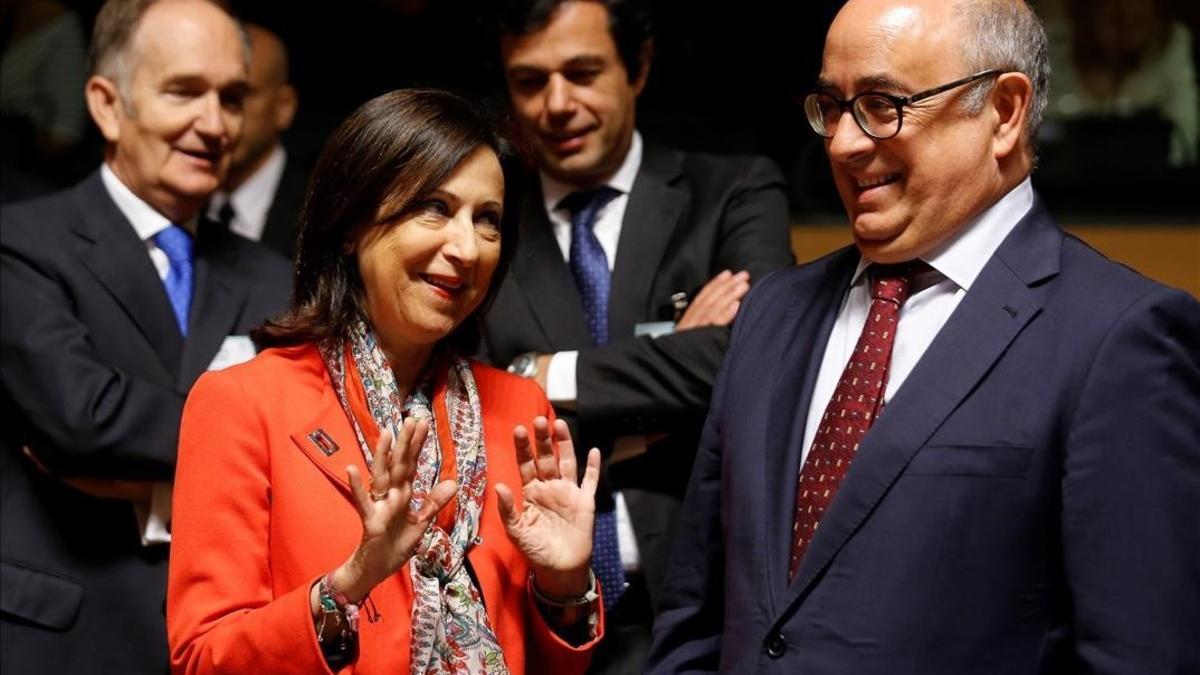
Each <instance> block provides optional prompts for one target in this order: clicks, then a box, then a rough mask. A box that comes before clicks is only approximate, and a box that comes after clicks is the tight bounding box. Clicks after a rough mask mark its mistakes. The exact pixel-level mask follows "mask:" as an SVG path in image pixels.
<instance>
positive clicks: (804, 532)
mask: <svg viewBox="0 0 1200 675" xmlns="http://www.w3.org/2000/svg"><path fill="white" fill-rule="evenodd" d="M927 269H929V266H928V265H926V264H925V263H923V262H920V261H914V262H908V263H901V264H899V265H872V266H871V268H870V269H869V270H868V272H869V273H870V274H871V275H872V276H873V277H874V283H873V284H872V287H871V298H872V299H871V309H870V311H869V312H868V313H867V323H866V325H864V326H863V330H862V334H861V335H859V337H858V343H857V344H855V346H854V353H853V354H852V355H851V356H850V361H849V362H848V363H847V364H846V369H845V370H843V371H842V377H841V379H840V380H838V384H837V388H836V389H834V391H833V398H831V399H830V400H829V404H828V405H827V406H825V415H824V416H823V417H821V422H820V427H819V428H818V429H817V434H816V436H814V437H813V444H812V448H810V449H809V451H808V457H807V458H806V459H805V460H804V466H803V467H802V468H801V469H800V482H799V485H798V486H797V488H796V518H795V521H794V524H793V526H792V560H791V565H790V566H789V577H788V578H789V579H790V578H793V577H795V576H796V570H797V569H799V568H800V560H801V559H802V558H803V557H804V552H805V551H806V550H808V544H809V542H811V541H812V538H813V535H814V534H815V533H816V530H817V524H818V523H820V522H821V516H823V515H824V514H825V509H827V508H828V507H829V504H830V503H831V502H832V501H833V496H834V495H835V494H837V490H838V486H839V485H841V483H842V478H844V477H845V476H846V471H848V470H849V469H850V462H852V461H853V460H854V453H855V452H856V451H857V450H858V444H859V442H860V441H862V438H863V436H864V435H866V433H867V429H869V428H870V427H871V423H872V422H874V421H875V416H876V415H878V414H879V412H880V409H881V408H882V407H883V392H884V388H885V387H886V386H887V375H888V364H889V363H890V362H891V360H892V345H893V344H894V343H895V341H896V321H897V317H898V316H899V315H900V306H901V305H903V304H904V301H905V300H907V299H908V294H909V286H910V284H911V282H912V278H913V277H914V276H915V275H917V274H919V273H920V272H922V271H923V270H927Z"/></svg>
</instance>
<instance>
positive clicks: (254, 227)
mask: <svg viewBox="0 0 1200 675" xmlns="http://www.w3.org/2000/svg"><path fill="white" fill-rule="evenodd" d="M286 164H287V151H285V150H284V149H283V146H282V145H279V144H276V145H275V147H274V149H272V150H271V154H270V155H269V156H268V157H267V161H266V162H264V163H263V165H262V166H260V167H259V168H258V171H255V172H254V173H253V174H252V175H251V176H250V177H249V178H247V179H246V182H244V183H242V184H241V185H240V186H238V189H236V190H234V191H233V194H232V195H230V194H229V193H228V192H224V191H221V192H218V193H216V194H214V195H213V197H212V199H211V200H209V203H208V217H209V218H210V219H212V220H217V221H219V220H220V219H221V218H220V214H221V209H222V208H224V207H225V204H227V203H232V204H233V220H231V221H229V231H230V232H233V233H235V234H240V235H242V236H243V237H245V238H247V239H250V240H251V241H262V236H263V230H264V229H266V227H267V214H268V213H269V212H270V211H271V204H272V203H273V202H274V201H275V190H277V189H278V188H279V181H280V180H282V179H283V169H284V167H285V166H286Z"/></svg>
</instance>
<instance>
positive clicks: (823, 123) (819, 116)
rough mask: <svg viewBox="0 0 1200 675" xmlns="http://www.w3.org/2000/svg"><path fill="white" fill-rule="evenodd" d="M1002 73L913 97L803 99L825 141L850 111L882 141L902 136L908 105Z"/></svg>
mask: <svg viewBox="0 0 1200 675" xmlns="http://www.w3.org/2000/svg"><path fill="white" fill-rule="evenodd" d="M1003 72H1005V71H1003V70H1000V69H999V68H990V69H988V70H984V71H981V72H978V73H975V74H974V75H969V76H967V77H964V78H962V79H961V80H955V81H953V82H948V83H946V84H943V85H940V86H937V87H934V88H933V89H926V90H925V91H922V92H917V93H916V94H912V95H910V96H893V95H891V94H885V93H883V92H878V91H864V92H863V93H861V94H858V95H857V96H855V97H854V98H852V99H850V100H848V101H846V100H842V99H838V98H835V97H833V96H831V95H829V94H827V93H824V92H815V93H812V94H809V95H808V96H806V97H805V98H804V114H805V115H806V116H807V117H808V123H809V124H810V125H812V128H813V131H815V132H817V133H818V134H820V135H821V136H824V137H825V138H833V135H834V133H835V132H836V130H837V124H838V120H840V119H841V118H842V115H843V114H844V113H845V112H846V109H847V108H848V109H849V110H850V112H851V113H852V116H853V117H854V121H855V122H857V123H858V127H859V128H860V129H862V130H863V133H865V134H866V135H868V136H870V137H871V138H876V139H879V140H881V141H882V140H886V139H888V138H891V137H892V136H895V135H896V134H898V133H900V127H901V126H902V125H903V124H904V107H905V106H911V105H912V104H914V103H916V102H918V101H923V100H925V99H927V98H929V97H931V96H937V95H938V94H941V93H943V92H946V91H950V90H951V89H954V88H956V87H961V86H963V85H966V84H970V83H972V82H975V81H976V80H982V79H983V78H985V77H991V76H993V75H999V74H1001V73H1003Z"/></svg>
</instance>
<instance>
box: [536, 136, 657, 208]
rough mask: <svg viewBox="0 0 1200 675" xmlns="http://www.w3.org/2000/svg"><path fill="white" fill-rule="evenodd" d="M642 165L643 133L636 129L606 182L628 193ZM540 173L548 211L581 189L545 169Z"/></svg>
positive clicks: (621, 191) (544, 201)
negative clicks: (554, 176) (618, 163)
mask: <svg viewBox="0 0 1200 675" xmlns="http://www.w3.org/2000/svg"><path fill="white" fill-rule="evenodd" d="M641 167H642V135H641V134H640V133H638V131H637V130H636V129H635V130H634V132H633V141H632V142H631V143H630V144H629V152H627V153H625V159H623V160H621V166H619V167H617V170H616V172H614V173H613V175H612V176H611V177H610V178H609V179H608V180H607V181H606V182H605V183H604V184H605V185H607V186H608V187H610V188H613V189H615V190H617V191H618V192H620V193H621V194H626V195H627V194H629V193H630V192H631V191H632V190H633V181H634V180H635V179H636V178H637V174H638V170H639V169H640V168H641ZM538 175H539V177H540V178H541V181H542V204H543V205H544V206H545V208H546V213H553V212H554V210H555V208H557V207H558V203H559V202H561V201H562V200H563V197H566V196H567V195H569V194H571V193H572V192H575V191H576V190H578V189H579V188H578V187H576V186H574V185H571V184H569V183H564V182H562V181H560V180H558V179H556V178H552V177H550V176H548V175H546V172H545V171H539V172H538Z"/></svg>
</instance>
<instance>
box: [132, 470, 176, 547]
mask: <svg viewBox="0 0 1200 675" xmlns="http://www.w3.org/2000/svg"><path fill="white" fill-rule="evenodd" d="M172 487H174V483H170V482H160V483H155V484H154V485H153V486H152V487H151V488H150V503H149V504H145V503H135V504H134V505H133V515H134V516H136V517H137V522H138V530H139V531H140V533H141V537H142V546H154V545H156V544H169V543H171V489H172Z"/></svg>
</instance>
